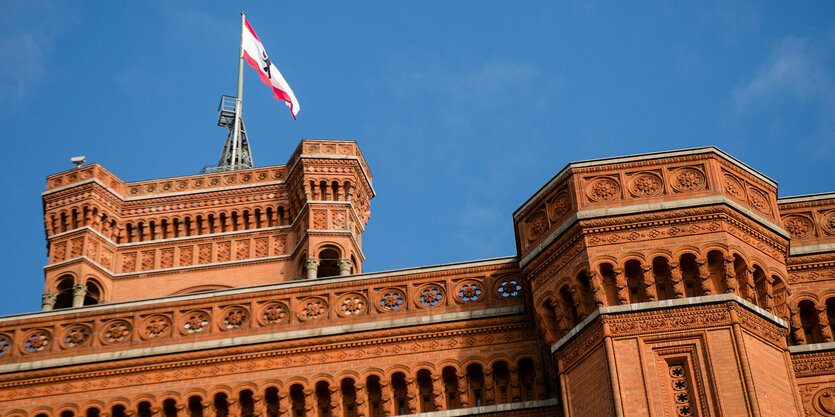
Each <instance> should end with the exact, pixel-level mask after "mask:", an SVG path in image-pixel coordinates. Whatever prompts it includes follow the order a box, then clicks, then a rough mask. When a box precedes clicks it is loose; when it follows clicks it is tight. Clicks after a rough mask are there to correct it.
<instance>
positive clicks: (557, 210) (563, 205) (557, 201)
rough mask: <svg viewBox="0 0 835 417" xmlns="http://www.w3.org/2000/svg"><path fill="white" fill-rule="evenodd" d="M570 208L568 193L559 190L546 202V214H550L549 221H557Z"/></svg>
mask: <svg viewBox="0 0 835 417" xmlns="http://www.w3.org/2000/svg"><path fill="white" fill-rule="evenodd" d="M570 210H571V200H570V199H569V198H568V193H567V192H565V191H561V192H559V193H558V194H557V196H556V197H554V199H553V200H551V201H550V202H549V203H548V214H549V215H550V216H551V221H554V222H556V221H558V220H560V219H562V218H563V217H565V215H566V214H567V213H568V212H569V211H570Z"/></svg>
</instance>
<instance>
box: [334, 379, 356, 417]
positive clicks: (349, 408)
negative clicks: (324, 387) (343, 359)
mask: <svg viewBox="0 0 835 417" xmlns="http://www.w3.org/2000/svg"><path fill="white" fill-rule="evenodd" d="M339 389H340V391H341V393H342V413H343V414H344V416H345V417H357V388H356V385H355V384H354V380H353V379H351V378H343V379H342V382H340V384H339ZM335 417H342V416H335Z"/></svg>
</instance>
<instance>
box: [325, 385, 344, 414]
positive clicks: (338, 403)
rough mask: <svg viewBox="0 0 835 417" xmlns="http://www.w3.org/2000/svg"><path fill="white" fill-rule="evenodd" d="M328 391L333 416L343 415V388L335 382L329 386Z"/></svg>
mask: <svg viewBox="0 0 835 417" xmlns="http://www.w3.org/2000/svg"><path fill="white" fill-rule="evenodd" d="M328 391H329V392H330V404H328V406H329V407H330V412H331V416H333V417H339V416H342V390H341V389H339V387H338V386H337V385H336V384H334V385H330V386H328Z"/></svg>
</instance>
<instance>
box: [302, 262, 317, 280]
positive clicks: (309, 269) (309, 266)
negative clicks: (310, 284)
mask: <svg viewBox="0 0 835 417" xmlns="http://www.w3.org/2000/svg"><path fill="white" fill-rule="evenodd" d="M318 268H319V260H318V259H316V258H307V259H305V260H304V271H305V273H306V275H307V279H316V273H317V269H318Z"/></svg>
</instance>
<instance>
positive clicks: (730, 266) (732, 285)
mask: <svg viewBox="0 0 835 417" xmlns="http://www.w3.org/2000/svg"><path fill="white" fill-rule="evenodd" d="M725 285H726V286H727V287H728V292H729V293H731V294H736V295H739V281H737V279H736V269H735V268H734V257H733V256H731V255H725Z"/></svg>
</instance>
